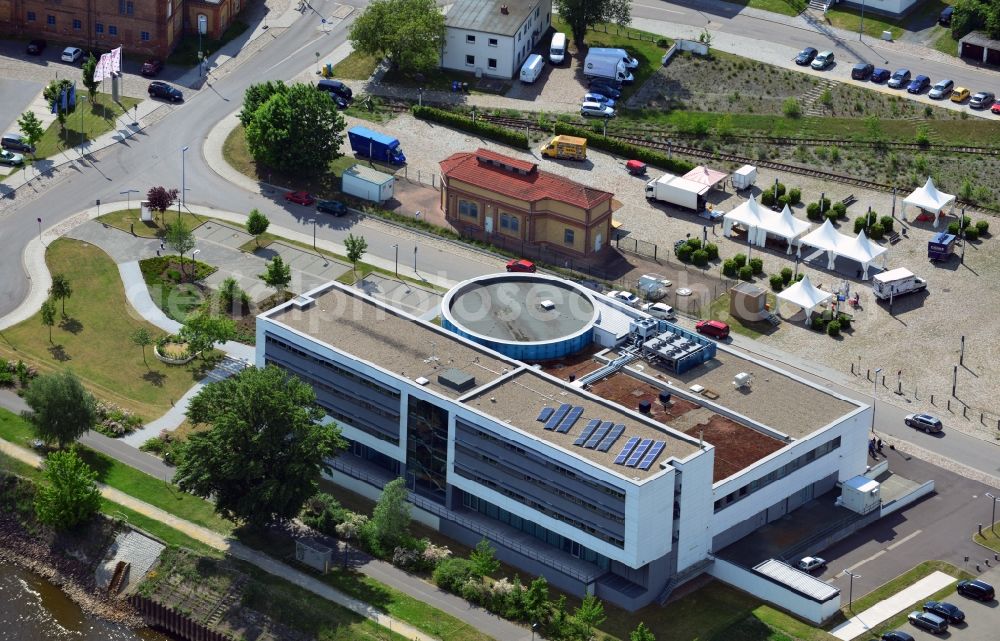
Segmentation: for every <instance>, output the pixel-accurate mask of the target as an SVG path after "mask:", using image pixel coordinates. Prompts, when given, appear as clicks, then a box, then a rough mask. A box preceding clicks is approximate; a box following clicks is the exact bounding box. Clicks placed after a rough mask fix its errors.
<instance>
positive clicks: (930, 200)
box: [900, 176, 955, 227]
mask: <svg viewBox="0 0 1000 641" xmlns="http://www.w3.org/2000/svg"><path fill="white" fill-rule="evenodd" d="M954 202H955V195H954V194H946V193H943V192H940V191H938V188H937V187H935V186H934V180H933V179H932V178H931V177H930V176H928V177H927V182H926V183H924V186H923V187H917V188H916V189H914V190H913V193H911V194H910V195H909V196H907V197H906V198H904V199H903V207H902V208H901V210H900V211H901V212H902V216H903V220H906V206H907V205H913V206H915V207H918V208H919V209H922V210H924V211H926V212H927V213H930V214H934V226H935V227H937V226H938V220H939V219H940V218H941V211H942V210H943V209H944V208H945V207H947V206H948V205H950V204H952V203H954Z"/></svg>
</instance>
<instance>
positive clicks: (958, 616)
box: [924, 601, 965, 623]
mask: <svg viewBox="0 0 1000 641" xmlns="http://www.w3.org/2000/svg"><path fill="white" fill-rule="evenodd" d="M924 612H930V613H931V614H936V615H938V616H939V617H941V618H942V619H944V620H945V621H947V622H949V623H961V622H962V621H965V612H962V611H961V610H959V609H958V608H957V607H955V606H954V605H952V604H950V603H945V602H944V601H928V602H927V603H925V604H924Z"/></svg>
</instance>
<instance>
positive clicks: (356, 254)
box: [344, 234, 368, 273]
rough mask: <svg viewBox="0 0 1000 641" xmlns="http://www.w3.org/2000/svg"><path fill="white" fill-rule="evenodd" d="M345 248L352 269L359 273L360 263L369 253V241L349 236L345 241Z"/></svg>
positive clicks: (352, 235) (362, 237) (361, 237)
mask: <svg viewBox="0 0 1000 641" xmlns="http://www.w3.org/2000/svg"><path fill="white" fill-rule="evenodd" d="M344 247H346V248H347V260H349V261H351V265H352V267H351V269H352V271H354V272H355V273H357V270H358V261H359V260H361V257H362V256H364V255H365V252H366V251H368V241H367V240H365V237H364V236H355V235H354V234H348V235H347V239H346V240H344Z"/></svg>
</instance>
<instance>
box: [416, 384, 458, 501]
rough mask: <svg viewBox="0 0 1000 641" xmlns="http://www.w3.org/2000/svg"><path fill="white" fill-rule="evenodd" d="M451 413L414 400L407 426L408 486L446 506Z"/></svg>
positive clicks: (425, 402)
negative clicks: (449, 419)
mask: <svg viewBox="0 0 1000 641" xmlns="http://www.w3.org/2000/svg"><path fill="white" fill-rule="evenodd" d="M447 478H448V412H447V411H446V410H444V409H442V408H440V407H438V406H437V405H434V404H433V403H430V402H428V401H424V400H421V399H419V398H416V397H413V396H410V397H409V402H408V403H407V424H406V482H407V485H408V486H409V488H410V490H412V491H414V492H416V493H417V494H420V495H421V496H426V497H427V498H430V499H433V500H435V501H437V502H438V503H441V504H442V505H443V504H444V502H445V497H446V495H447V486H448V483H447Z"/></svg>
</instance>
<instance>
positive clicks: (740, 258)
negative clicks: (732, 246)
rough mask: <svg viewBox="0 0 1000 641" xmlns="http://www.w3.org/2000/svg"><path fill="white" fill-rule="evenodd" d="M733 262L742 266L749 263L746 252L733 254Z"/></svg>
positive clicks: (738, 266)
mask: <svg viewBox="0 0 1000 641" xmlns="http://www.w3.org/2000/svg"><path fill="white" fill-rule="evenodd" d="M733 262H734V263H736V267H737V268H740V267H743V266H744V265H746V264H747V255H746V254H736V255H735V256H733Z"/></svg>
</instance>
